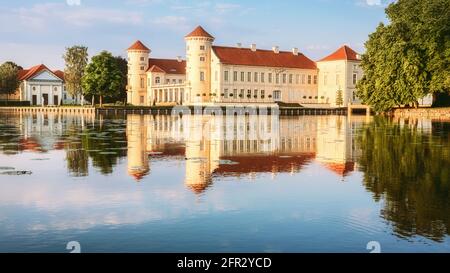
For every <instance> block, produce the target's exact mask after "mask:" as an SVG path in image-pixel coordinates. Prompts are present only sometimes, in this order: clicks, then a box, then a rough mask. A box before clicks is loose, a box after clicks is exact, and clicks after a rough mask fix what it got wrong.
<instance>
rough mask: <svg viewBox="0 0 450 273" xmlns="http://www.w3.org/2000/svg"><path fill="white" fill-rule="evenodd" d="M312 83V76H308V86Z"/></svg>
mask: <svg viewBox="0 0 450 273" xmlns="http://www.w3.org/2000/svg"><path fill="white" fill-rule="evenodd" d="M311 83H312V78H311V75H308V84H311Z"/></svg>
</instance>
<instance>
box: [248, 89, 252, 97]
mask: <svg viewBox="0 0 450 273" xmlns="http://www.w3.org/2000/svg"><path fill="white" fill-rule="evenodd" d="M251 97H252V90H250V89H248V90H247V98H251Z"/></svg>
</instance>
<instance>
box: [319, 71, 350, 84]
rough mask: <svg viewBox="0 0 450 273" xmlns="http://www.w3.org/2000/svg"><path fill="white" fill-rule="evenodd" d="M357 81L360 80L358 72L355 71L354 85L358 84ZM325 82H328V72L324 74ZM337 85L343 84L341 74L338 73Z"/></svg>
mask: <svg viewBox="0 0 450 273" xmlns="http://www.w3.org/2000/svg"><path fill="white" fill-rule="evenodd" d="M357 82H358V73H353V76H352V83H353V85H356V83H357ZM323 84H324V85H327V84H328V75H327V74H325V75H323ZM336 85H341V74H336Z"/></svg>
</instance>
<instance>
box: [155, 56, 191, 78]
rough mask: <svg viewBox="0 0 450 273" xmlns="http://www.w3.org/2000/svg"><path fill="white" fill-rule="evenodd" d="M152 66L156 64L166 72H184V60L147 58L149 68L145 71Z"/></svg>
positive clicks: (183, 73)
mask: <svg viewBox="0 0 450 273" xmlns="http://www.w3.org/2000/svg"><path fill="white" fill-rule="evenodd" d="M153 66H157V67H158V68H159V69H161V70H162V71H163V72H165V73H167V74H179V75H185V74H186V61H184V60H182V61H180V62H179V61H178V60H171V59H151V58H150V59H148V67H149V69H148V70H147V71H150V70H151V69H152V68H153Z"/></svg>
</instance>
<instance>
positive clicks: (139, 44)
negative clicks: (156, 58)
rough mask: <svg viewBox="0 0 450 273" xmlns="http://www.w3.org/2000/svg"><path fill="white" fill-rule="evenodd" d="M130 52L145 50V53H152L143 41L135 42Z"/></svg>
mask: <svg viewBox="0 0 450 273" xmlns="http://www.w3.org/2000/svg"><path fill="white" fill-rule="evenodd" d="M128 50H143V51H150V49H148V47H146V46H145V45H144V44H143V43H142V42H141V41H139V40H137V41H136V42H134V44H132V45H131V46H130V47H129V48H128Z"/></svg>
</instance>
